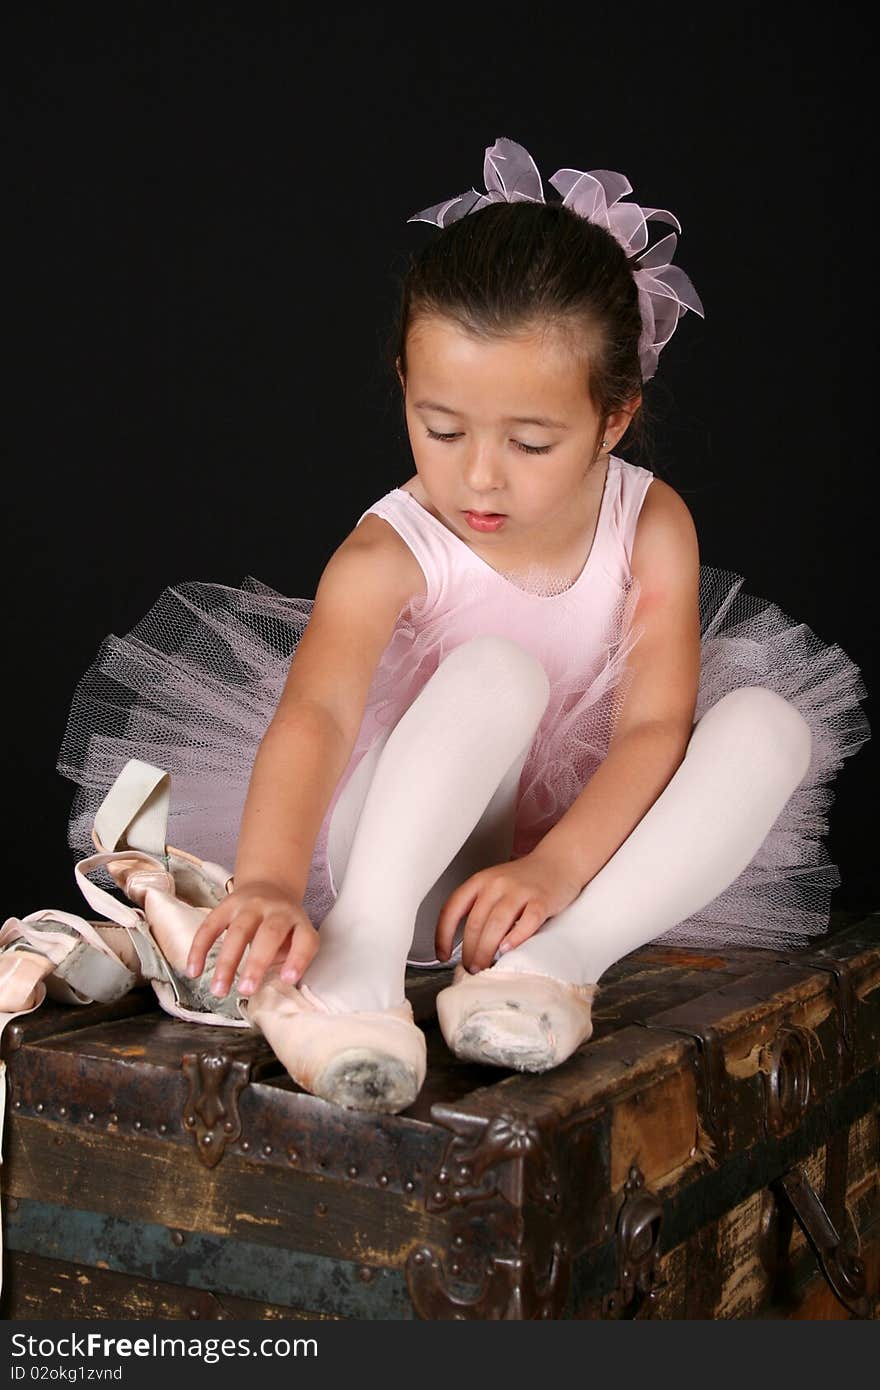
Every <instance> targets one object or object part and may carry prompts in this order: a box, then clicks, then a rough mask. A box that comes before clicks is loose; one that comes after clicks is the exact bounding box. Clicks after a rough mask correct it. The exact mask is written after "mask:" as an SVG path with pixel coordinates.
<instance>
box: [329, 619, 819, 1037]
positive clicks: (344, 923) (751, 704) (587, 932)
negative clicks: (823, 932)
mask: <svg viewBox="0 0 880 1390" xmlns="http://www.w3.org/2000/svg"><path fill="white" fill-rule="evenodd" d="M548 694H549V685H548V681H547V676H546V674H545V672H544V670H543V667H542V666H541V665H540V664H539V662H538V661H537V660H536V659H535V658H534V657H533V656H532V655H531V654H530V653H529V652H528V651H526V650H525V649H524V648H523V647H521V646H520V645H519V644H518V643H516V642H513V641H510V640H509V639H507V638H504V637H493V636H486V637H476V638H473V639H472V640H471V641H469V642H466V643H463V644H462V645H461V646H459V647H457V648H455V650H454V651H452V652H451V653H450V654H449V655H448V656H447V657H446V658H445V660H444V661H442V662H441V664H440V666H439V667H438V669H437V671H436V672H435V674H434V675H433V677H432V678H431V679H430V680H429V681H427V682H426V684H425V686H424V687H423V688H422V690H421V691H420V693H419V695H418V696H417V698H416V699H415V700H414V701H413V703H412V704H411V705H410V707H409V709H408V710H407V711H406V713H405V714H404V715H403V716H402V718H401V719H400V721H399V722H398V723H397V725H396V726H395V727H394V728H393V729H392V730H390V732H389V733H388V734H386V735H384V736H383V737H382V738H381V739H380V740H378V741H377V742H376V743H374V744H373V745H372V747H371V748H370V749H369V750H368V752H367V753H366V754H365V756H364V757H363V759H362V760H361V762H360V763H359V764H358V766H357V768H356V770H355V773H354V775H353V776H352V777H351V778H350V779H349V782H348V783H347V785H346V786H345V788H344V789H343V791H342V793H341V794H340V797H339V799H338V801H337V803H336V806H335V808H334V811H333V816H332V819H331V823H330V827H329V836H328V854H329V859H330V865H331V871H332V874H333V879H334V882H335V883H336V884H337V885H340V886H339V891H338V896H337V898H336V901H335V902H334V904H333V906H332V908H331V909H330V911H329V912H328V914H327V916H326V917H325V918H324V920H323V922H322V923H321V925H320V936H319V940H320V947H319V950H318V954H317V956H316V957H315V959H314V960H313V962H312V964H311V965H310V966H309V968H308V971H307V972H306V976H305V982H306V984H307V985H308V987H309V988H310V989H312V990H314V991H315V993H316V994H317V995H319V996H320V998H322V999H323V1000H325V1001H326V1002H328V1003H329V1004H330V1006H331V1007H332V1008H337V1009H342V1010H349V1009H352V1010H354V1009H385V1008H391V1007H393V1006H395V1005H399V1004H401V1003H403V1000H404V972H405V966H406V958H407V956H409V955H411V956H413V957H414V958H415V957H418V958H419V959H422V958H429V959H430V958H433V957H434V929H435V926H436V922H437V916H438V913H439V911H440V908H441V907H442V905H443V903H444V902H445V900H446V898H448V896H449V894H450V893H451V892H452V890H453V889H454V888H455V887H457V885H458V884H459V883H461V882H463V880H464V879H466V878H468V877H469V876H470V875H471V874H473V873H476V871H477V870H478V869H482V868H485V867H487V866H488V865H491V864H500V863H504V862H505V861H506V860H507V859H508V858H509V857H510V851H511V846H512V843H513V827H514V815H515V809H516V792H517V787H518V783H519V778H520V773H521V771H522V768H523V765H524V762H525V759H526V755H527V753H528V751H529V748H530V747H531V744H532V741H533V739H534V736H535V732H536V730H537V728H538V725H539V723H540V721H541V718H542V716H543V713H544V710H545V708H546V704H547V699H548ZM810 752H811V734H810V730H809V726H808V725H807V723H806V721H805V720H804V719H803V717H802V716H801V714H800V713H799V712H798V711H797V710H796V709H795V708H794V706H793V705H791V704H789V703H788V701H786V700H784V699H783V698H782V697H781V696H779V695H777V694H776V693H775V692H774V691H772V690H767V689H764V688H763V687H745V688H743V689H739V690H734V691H731V692H730V693H729V694H727V695H725V696H724V697H723V698H722V699H721V700H719V701H718V703H717V704H716V705H714V706H713V707H712V708H711V709H709V710H708V711H707V712H706V713H705V714H704V715H703V717H702V718H701V719H699V720H698V721H697V723H696V724H695V725H694V730H693V733H692V735H691V738H690V742H689V743H688V747H687V751H686V753H685V757H684V760H683V762H682V763H681V766H680V767H679V768H678V770H677V771H676V772H675V774H674V776H673V777H672V779H671V781H670V782H669V783H668V785H667V786H666V788H665V790H664V791H663V792H662V793H661V794H660V796H659V797H658V798H657V800H656V801H655V802H654V804H653V805H652V806H651V807H650V809H649V810H648V811H647V812H646V814H645V815H644V816H643V817H642V819H641V820H640V821H639V823H638V825H637V826H636V827H635V828H634V829H633V830H632V831H631V833H630V834H629V835H628V836H627V838H626V840H624V842H623V844H622V845H620V847H619V849H618V850H617V851H616V853H615V854H613V855H612V856H611V858H610V859H609V860H608V861H607V862H606V863H605V865H604V866H603V867H602V868H601V869H600V870H599V872H598V873H597V874H596V875H595V876H594V877H593V878H592V879H591V880H590V882H589V883H588V884H587V885H586V887H585V888H584V889H583V890H582V891H581V893H580V894H579V895H578V897H577V898H576V899H575V900H574V902H573V903H571V904H570V906H569V907H567V908H565V909H564V911H562V912H560V913H558V914H557V915H556V916H555V917H551V918H549V919H548V920H547V921H546V922H545V923H544V924H543V926H542V927H541V928H540V929H539V930H538V931H537V932H536V933H535V935H534V936H532V937H530V938H529V940H528V941H525V942H523V943H522V945H520V946H516V947H514V948H513V950H511V951H508V952H507V953H506V954H505V955H504V956H502V957H500V958H499V959H498V960H497V961H496V963H495V964H494V965H493V966H492V967H491V968H492V970H493V971H526V972H528V973H532V974H541V975H551V976H553V977H554V978H556V979H559V980H567V981H570V982H571V983H573V984H591V983H594V982H595V981H597V980H598V979H599V977H600V976H601V975H602V973H603V971H605V970H607V969H608V967H609V966H610V965H612V964H613V963H614V962H615V961H617V960H619V959H620V957H621V956H624V955H626V954H627V952H629V951H633V950H635V949H636V948H637V947H639V946H642V945H644V944H645V942H647V941H651V940H653V939H654V938H655V937H657V936H659V935H660V934H661V933H663V932H665V931H668V930H670V928H672V927H674V926H676V925H677V924H678V923H679V922H682V921H683V920H684V919H685V918H687V917H689V916H690V915H691V914H692V913H694V912H697V911H699V910H700V909H701V908H703V907H705V906H706V905H707V904H708V903H710V902H711V901H712V900H713V899H714V898H716V897H717V896H718V894H719V893H722V892H723V891H724V889H725V888H727V887H729V885H730V884H731V883H732V882H733V881H734V879H735V878H737V877H738V876H739V874H740V873H741V872H742V871H743V869H744V868H745V867H746V866H747V864H748V863H749V862H750V861H751V860H752V859H753V858H754V856H755V854H756V853H757V851H758V849H759V848H760V846H761V843H762V841H763V840H764V838H765V836H766V835H767V832H768V831H769V830H770V827H771V826H772V825H773V823H774V821H775V820H776V818H777V817H778V815H779V814H780V812H781V810H782V808H783V807H784V806H785V803H786V802H787V800H788V798H789V797H790V796H791V794H792V792H793V791H794V789H795V788H796V787H797V786H798V784H799V783H800V782H801V781H802V779H803V777H804V775H805V774H806V771H807V768H808V766H809V761H810Z"/></svg>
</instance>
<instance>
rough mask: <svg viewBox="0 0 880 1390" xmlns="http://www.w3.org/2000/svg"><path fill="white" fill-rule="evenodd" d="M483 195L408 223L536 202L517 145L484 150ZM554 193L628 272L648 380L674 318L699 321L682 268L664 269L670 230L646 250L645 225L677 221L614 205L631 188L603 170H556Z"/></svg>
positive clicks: (537, 189) (463, 196) (502, 142)
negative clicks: (617, 254)
mask: <svg viewBox="0 0 880 1390" xmlns="http://www.w3.org/2000/svg"><path fill="white" fill-rule="evenodd" d="M483 181H484V183H485V185H486V192H485V193H478V192H477V190H476V189H475V188H470V189H469V190H468V191H467V193H460V194H459V196H458V197H457V198H449V199H447V201H446V202H445V203H435V205H434V206H433V207H430V208H425V209H424V211H423V212H417V213H415V214H414V215H413V216H412V217H408V218H407V221H408V222H430V223H432V224H433V225H434V226H435V227H448V226H449V224H450V223H451V222H457V221H458V219H459V218H460V217H465V216H467V214H468V213H469V212H477V211H478V210H479V209H480V208H481V207H485V205H486V204H487V203H502V202H506V203H516V202H531V203H543V202H544V201H545V199H544V188H543V185H542V183H541V175H540V174H539V173H538V168H537V165H536V164H535V161H534V160H533V159H532V156H531V155H530V154H529V152H528V150H526V149H524V148H523V146H522V145H518V144H517V143H516V141H515V140H507V139H503V138H502V139H499V140H496V141H495V144H494V145H491V146H489V147H488V148H487V150H486V156H485V160H484V162H483ZM550 183H551V184H552V185H553V187H554V188H555V189H556V190H557V191H558V192H559V193H561V194H562V204H563V207H568V208H571V209H572V211H573V212H576V213H578V214H579V216H581V217H586V219H587V221H589V222H597V223H598V224H599V225H600V226H601V227H605V228H606V230H607V231H609V232H610V233H611V235H612V236H613V237H615V238H616V240H617V241H619V242H620V244H621V246H622V247H623V249H624V251H626V253H627V255H628V256H629V258H630V261H631V262H632V263H633V266H634V267H636V268H634V269H633V278H634V280H635V282H636V285H637V286H638V291H639V310H640V313H641V319H642V332H641V336H640V338H639V363H640V365H641V371H642V380H643V381H650V379H651V377H652V376H653V375H654V373H655V372H656V370H657V362H658V359H659V357H660V353H661V351H662V349H663V348H664V347H665V346H666V344H667V343H668V342H669V340H670V338H671V337H672V335H673V333H674V332H675V329H676V327H677V326H678V320H679V319H680V318H681V316H682V315H683V314H684V313H686V311H687V310H688V309H692V310H693V311H694V313H695V314H699V315H700V317H701V318H705V317H706V315H705V311H704V309H703V306H702V304H701V303H700V298H699V296H698V294H697V292H696V290H695V289H694V287H693V285H692V284H691V282H690V280H689V279H688V277H687V275H685V273H684V271H683V270H682V269H681V268H680V267H679V266H676V265H673V264H672V257H673V255H674V254H675V248H676V245H677V241H678V238H677V237H676V235H675V232H670V233H669V234H668V235H667V236H665V237H663V238H662V239H661V240H660V241H658V242H656V244H655V245H654V246H652V247H651V249H650V250H646V247H647V245H648V223H649V222H652V221H653V222H666V223H668V224H669V225H670V226H672V227H674V228H675V230H676V231H677V232H680V231H681V223H680V222H679V220H678V218H677V217H675V216H674V214H673V213H671V212H666V211H665V210H664V209H663V208H643V207H639V205H638V204H637V203H621V201H620V199H621V198H623V197H625V196H626V194H627V193H632V184H631V183H630V181H629V179H628V178H626V176H625V175H624V174H615V173H613V172H612V171H611V170H609V169H592V170H591V171H590V172H589V173H581V172H580V171H579V170H577V169H559V170H557V172H556V173H555V174H554V175H553V177H552V178H551V180H550Z"/></svg>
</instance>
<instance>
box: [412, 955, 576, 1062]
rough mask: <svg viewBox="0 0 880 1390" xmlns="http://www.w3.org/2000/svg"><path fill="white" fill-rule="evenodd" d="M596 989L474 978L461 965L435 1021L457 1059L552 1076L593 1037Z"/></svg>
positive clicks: (509, 974)
mask: <svg viewBox="0 0 880 1390" xmlns="http://www.w3.org/2000/svg"><path fill="white" fill-rule="evenodd" d="M597 989H598V986H597V985H571V984H567V983H566V982H565V981H563V980H555V979H553V978H552V977H551V976H549V975H531V974H526V973H524V972H519V971H517V972H514V971H510V970H508V971H500V970H499V971H494V970H492V969H491V968H490V969H488V970H481V971H480V972H479V973H478V974H476V975H470V974H468V972H467V971H466V970H465V969H464V967H463V966H460V965H459V966H457V967H456V969H455V973H454V974H453V977H452V984H451V985H449V986H447V988H446V989H442V990H441V991H440V993H439V994H438V995H437V1017H438V1019H439V1022H440V1030H441V1032H442V1034H443V1037H444V1038H445V1039H446V1042H447V1045H448V1046H449V1048H450V1049H451V1050H452V1051H453V1052H454V1053H455V1055H456V1056H457V1057H461V1058H464V1059H466V1060H467V1061H470V1062H486V1063H489V1064H490V1065H492V1066H496V1067H510V1068H512V1069H513V1070H515V1071H548V1070H549V1069H550V1068H551V1067H557V1066H559V1064H560V1062H564V1061H565V1060H566V1058H567V1057H570V1056H571V1054H572V1053H573V1052H574V1050H575V1048H576V1047H579V1046H580V1044H581V1043H582V1042H586V1040H587V1039H588V1038H589V1037H590V1035H591V1033H592V1031H593V1023H592V1017H591V1009H592V1003H593V999H594V998H595V996H596V993H597Z"/></svg>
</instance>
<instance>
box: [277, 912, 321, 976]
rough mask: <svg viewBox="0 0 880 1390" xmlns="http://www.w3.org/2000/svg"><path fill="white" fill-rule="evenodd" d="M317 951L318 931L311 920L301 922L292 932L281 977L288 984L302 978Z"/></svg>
mask: <svg viewBox="0 0 880 1390" xmlns="http://www.w3.org/2000/svg"><path fill="white" fill-rule="evenodd" d="M317 951H318V933H317V932H316V931H315V928H314V927H313V926H312V924H311V922H303V923H301V924H300V925H299V926H298V927H297V928H296V930H295V931H294V933H293V940H292V941H291V943H290V950H289V951H288V953H287V959H286V961H285V962H284V964H283V966H282V967H281V978H282V980H286V981H287V982H288V984H295V983H296V981H297V980H300V979H302V976H303V975H304V974H305V972H306V970H307V969H308V967H309V965H310V964H311V962H312V961H313V960H314V958H315V955H316V954H317Z"/></svg>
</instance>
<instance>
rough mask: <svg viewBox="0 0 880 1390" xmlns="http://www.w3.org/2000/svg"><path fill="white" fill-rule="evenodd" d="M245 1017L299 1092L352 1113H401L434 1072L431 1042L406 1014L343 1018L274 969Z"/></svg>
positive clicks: (245, 1007)
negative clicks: (431, 1070)
mask: <svg viewBox="0 0 880 1390" xmlns="http://www.w3.org/2000/svg"><path fill="white" fill-rule="evenodd" d="M241 1007H242V1011H243V1012H244V1013H245V1014H246V1015H247V1017H248V1018H250V1019H251V1021H252V1022H253V1023H254V1024H255V1025H256V1027H257V1028H259V1030H260V1032H261V1033H262V1034H263V1035H264V1036H265V1038H266V1039H267V1041H268V1043H269V1045H270V1047H271V1048H272V1051H273V1052H274V1053H275V1055H276V1057H277V1058H278V1060H279V1061H280V1062H282V1063H283V1064H284V1066H285V1067H286V1068H287V1071H288V1072H289V1073H290V1075H291V1076H292V1077H293V1079H294V1081H296V1082H297V1084H298V1085H300V1086H302V1087H303V1089H304V1090H306V1091H309V1092H310V1093H311V1094H312V1095H313V1096H320V1097H321V1098H322V1099H323V1100H327V1101H332V1102H333V1103H334V1104H335V1105H341V1106H344V1107H345V1108H346V1109H348V1110H367V1111H372V1112H374V1113H379V1114H395V1113H396V1112H397V1111H399V1110H405V1109H406V1108H407V1106H409V1105H412V1103H413V1101H414V1100H415V1098H416V1096H417V1095H418V1093H419V1091H420V1090H421V1088H422V1085H423V1083H424V1080H425V1071H426V1066H427V1051H426V1046H425V1035H424V1033H423V1032H422V1030H421V1028H418V1027H417V1026H416V1024H415V1022H414V1021H413V1012H412V1006H411V1004H410V1003H409V1001H408V1000H407V1001H406V1003H405V1004H403V1005H401V1006H400V1007H399V1008H391V1009H384V1010H380V1011H375V1012H371V1011H362V1012H351V1013H336V1012H334V1011H332V1010H330V1009H329V1008H328V1007H327V1005H326V1004H324V1003H323V1001H322V1000H320V999H319V998H318V997H317V995H315V994H314V993H313V992H312V991H311V990H310V989H309V987H308V985H307V984H305V983H303V984H301V985H298V986H297V985H292V984H288V983H287V982H286V981H284V980H282V979H281V978H280V972H279V968H278V967H277V966H273V967H270V969H269V970H268V971H267V972H266V974H265V976H264V977H263V980H262V983H261V984H260V986H259V987H258V988H257V989H256V990H255V991H254V993H253V994H252V995H251V996H250V998H249V999H242V1001H241Z"/></svg>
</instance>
